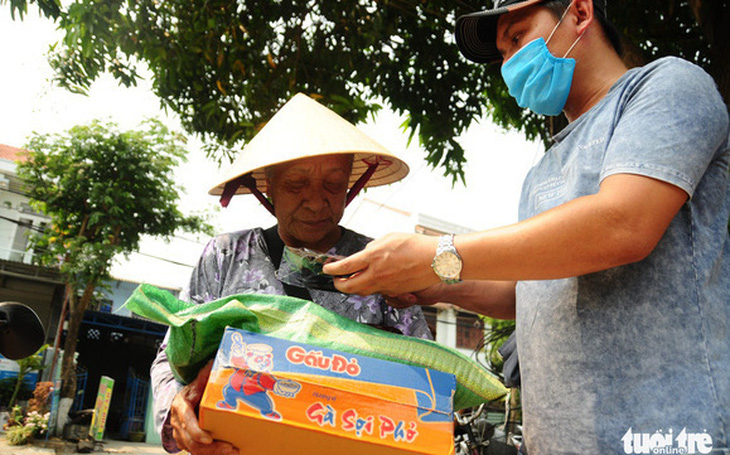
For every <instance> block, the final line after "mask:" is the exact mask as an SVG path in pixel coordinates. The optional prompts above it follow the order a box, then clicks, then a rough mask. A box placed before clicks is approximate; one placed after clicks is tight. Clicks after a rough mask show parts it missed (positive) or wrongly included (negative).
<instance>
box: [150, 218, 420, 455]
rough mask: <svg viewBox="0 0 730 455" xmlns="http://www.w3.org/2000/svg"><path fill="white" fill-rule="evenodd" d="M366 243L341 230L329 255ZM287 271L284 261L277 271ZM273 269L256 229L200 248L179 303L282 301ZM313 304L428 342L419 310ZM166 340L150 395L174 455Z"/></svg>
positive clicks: (174, 386) (324, 298) (322, 299)
mask: <svg viewBox="0 0 730 455" xmlns="http://www.w3.org/2000/svg"><path fill="white" fill-rule="evenodd" d="M370 240H371V239H370V238H368V237H366V236H364V235H361V234H358V233H356V232H353V231H351V230H349V229H345V228H342V237H341V238H340V241H339V242H337V244H336V245H335V246H334V247H333V248H332V249H331V250H330V251H329V252H328V253H331V254H337V255H342V256H349V255H351V254H353V253H356V252H357V251H360V250H362V249H363V248H364V247H365V245H366V244H367V243H368V242H369V241H370ZM290 267H291V264H289V263H288V262H287V257H286V255H284V256H283V257H282V260H281V264H280V268H279V269H280V270H285V269H288V268H290ZM276 272H277V271H276V269H275V268H274V264H273V263H272V261H271V259H270V258H269V254H268V250H267V247H266V242H265V240H264V236H263V230H262V229H261V228H255V229H251V230H244V231H238V232H234V233H230V234H222V235H219V236H217V237H215V238H214V239H213V240H211V241H210V242H209V243H208V245H207V246H206V247H205V250H204V251H203V254H202V255H201V257H200V260H199V262H198V265H197V266H196V267H195V269H194V270H193V273H192V276H191V278H190V284H189V287H188V289H187V290H185V291H183V294H182V295H181V297H180V298H181V299H183V300H189V301H191V302H196V303H206V302H211V301H213V300H217V299H220V298H223V297H227V296H230V295H236V294H276V295H286V292H285V291H284V286H283V285H282V283H281V282H280V281H279V280H278V279H277V275H276ZM309 293H310V295H311V296H312V299H313V300H314V302H315V303H317V304H319V305H321V306H322V307H324V308H327V309H328V310H330V311H333V312H335V313H338V314H340V315H341V316H345V317H347V318H349V319H352V320H355V321H358V322H361V323H364V324H372V325H380V326H385V327H394V328H397V329H398V330H400V332H402V333H403V334H404V335H408V336H414V337H419V338H426V339H433V336H432V334H431V332H430V330H429V328H428V325H427V323H426V319H425V318H424V316H423V312H422V311H421V307H419V306H414V307H411V308H408V309H403V310H398V309H395V308H392V307H390V306H388V305H387V304H386V303H385V300H384V299H383V297H382V296H380V295H378V294H375V295H370V296H367V297H362V296H359V295H351V294H342V293H340V292H332V291H325V290H320V289H309ZM166 346H167V338H165V341H164V342H163V343H162V345H161V347H160V350H159V352H158V354H157V357H156V358H155V360H154V362H153V363H152V368H151V371H150V375H151V377H152V392H153V395H154V413H155V425H156V428H157V429H158V430H160V431H161V436H162V445H163V446H164V447H165V450H167V451H168V452H170V453H174V452H177V451H179V448H178V447H177V445H176V444H175V441H174V439H173V437H172V427H171V426H170V424H169V415H168V412H169V409H170V405H171V403H172V400H173V398H174V397H175V395H176V394H177V393H178V392H179V391H180V389H182V387H183V384H180V383H179V382H177V381H176V380H175V378H174V377H173V374H172V371H171V369H170V364H169V363H168V361H167V356H166V355H165V352H164V349H165V347H166Z"/></svg>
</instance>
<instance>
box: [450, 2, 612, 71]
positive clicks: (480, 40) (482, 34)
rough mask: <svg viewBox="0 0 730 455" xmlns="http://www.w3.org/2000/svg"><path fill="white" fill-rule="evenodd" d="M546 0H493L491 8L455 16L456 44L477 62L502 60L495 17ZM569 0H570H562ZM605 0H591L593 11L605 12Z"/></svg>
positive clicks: (603, 14) (602, 13)
mask: <svg viewBox="0 0 730 455" xmlns="http://www.w3.org/2000/svg"><path fill="white" fill-rule="evenodd" d="M546 1H548V0H495V1H494V8H493V9H490V10H486V11H477V12H475V13H469V14H464V15H463V16H459V18H458V19H456V31H455V33H456V44H457V45H458V46H459V50H460V51H461V53H462V54H464V57H466V58H468V59H469V60H471V61H473V62H477V63H494V62H499V61H501V60H502V54H500V53H499V50H497V43H496V41H497V21H499V17H500V16H501V15H503V14H506V13H511V12H513V11H517V10H520V9H523V8H527V7H528V6H533V5H537V4H539V3H544V2H546ZM562 1H563V2H564V3H566V4H569V3H570V0H562ZM605 3H606V0H593V8H594V9H595V11H596V12H597V13H598V14H600V15H602V16H604V17H605V15H606V8H605V6H606V5H605Z"/></svg>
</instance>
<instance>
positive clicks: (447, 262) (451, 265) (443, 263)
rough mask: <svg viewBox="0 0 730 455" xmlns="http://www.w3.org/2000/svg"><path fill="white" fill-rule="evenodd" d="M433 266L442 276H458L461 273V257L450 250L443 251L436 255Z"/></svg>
mask: <svg viewBox="0 0 730 455" xmlns="http://www.w3.org/2000/svg"><path fill="white" fill-rule="evenodd" d="M434 268H435V269H436V273H437V274H438V275H440V276H442V277H446V278H458V276H459V273H461V259H460V258H459V256H457V255H456V254H454V253H452V252H451V251H445V252H443V253H441V254H439V255H438V256H437V257H436V261H435V263H434Z"/></svg>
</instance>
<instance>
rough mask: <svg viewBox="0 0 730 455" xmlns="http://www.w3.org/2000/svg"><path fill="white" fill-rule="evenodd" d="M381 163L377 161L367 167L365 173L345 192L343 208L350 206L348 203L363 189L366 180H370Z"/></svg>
mask: <svg viewBox="0 0 730 455" xmlns="http://www.w3.org/2000/svg"><path fill="white" fill-rule="evenodd" d="M381 162H382V161H381V160H379V159H378V160H375V162H373V163H370V164H369V165H368V168H367V169H366V170H365V172H363V174H362V175H361V176H360V178H359V179H357V182H355V184H354V185H352V188H350V191H348V192H347V200H346V202H345V206H347V205H350V202H352V200H353V199H355V196H357V195H358V194H359V193H360V191H361V190H362V189H363V188H364V187H365V185H366V184H367V183H368V180H370V177H372V176H373V174H374V173H375V170H376V169H377V168H378V164H380V163H381Z"/></svg>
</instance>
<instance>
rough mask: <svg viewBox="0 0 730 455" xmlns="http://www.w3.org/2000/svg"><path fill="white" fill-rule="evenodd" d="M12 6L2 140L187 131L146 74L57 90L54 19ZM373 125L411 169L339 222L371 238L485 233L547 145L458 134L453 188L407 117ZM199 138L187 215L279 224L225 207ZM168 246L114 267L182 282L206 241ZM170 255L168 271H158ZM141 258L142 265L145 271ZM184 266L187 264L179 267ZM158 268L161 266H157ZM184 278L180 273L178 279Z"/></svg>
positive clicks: (237, 206) (511, 211) (514, 136)
mask: <svg viewBox="0 0 730 455" xmlns="http://www.w3.org/2000/svg"><path fill="white" fill-rule="evenodd" d="M9 10H10V8H9V5H8V4H3V5H1V6H0V42H2V43H3V46H0V68H2V70H0V106H1V107H2V108H1V109H0V143H2V144H7V145H11V146H15V147H22V146H23V145H24V144H25V143H26V140H27V138H28V137H29V135H30V134H32V133H33V132H38V133H59V132H62V131H65V130H67V129H69V128H71V127H73V126H74V125H80V124H87V123H89V122H90V121H92V120H94V119H100V120H102V121H113V122H115V123H117V124H118V125H119V127H120V129H122V130H130V129H134V128H136V127H137V126H138V125H139V124H140V122H142V121H143V120H144V119H146V118H152V117H154V118H159V119H161V120H162V121H163V122H165V123H166V124H167V125H169V126H170V127H171V128H173V129H175V130H178V131H182V128H181V127H180V123H179V120H178V119H177V117H176V116H175V115H174V114H171V113H166V112H164V111H162V110H161V108H160V103H159V101H158V99H157V98H156V97H155V95H154V93H153V92H152V90H151V83H150V81H149V80H143V81H140V83H139V84H138V86H137V87H134V88H124V87H120V86H119V85H118V84H117V83H116V81H115V80H114V79H113V78H112V77H111V76H109V75H105V76H103V77H102V78H100V79H99V80H97V81H96V82H95V83H94V84H93V85H92V87H91V90H90V92H89V95H88V96H83V95H77V94H72V93H70V92H67V91H65V90H64V89H61V88H58V87H56V86H54V84H53V83H52V81H51V78H52V71H51V68H50V67H49V65H48V63H47V59H46V54H47V52H48V48H49V46H50V45H51V44H53V43H55V42H56V41H58V40H59V39H60V37H61V35H60V34H59V33H58V32H57V31H56V30H55V25H54V24H53V23H52V22H51V21H50V20H48V19H45V18H41V17H39V16H38V14H37V9H36V8H35V6H34V5H31V6H30V8H29V13H28V14H27V15H26V16H25V18H24V20H23V21H19V20H17V19H16V20H15V21H13V20H12V19H11V18H10V12H9ZM384 111H385V112H382V113H381V114H379V115H378V116H377V118H376V119H375V120H374V121H370V122H368V123H366V124H361V125H358V127H360V128H361V129H362V130H363V131H365V132H366V133H367V134H368V135H370V136H371V137H372V138H374V139H375V140H376V141H378V142H380V143H381V144H382V145H384V146H385V147H386V148H387V149H389V150H390V151H391V152H393V153H396V154H398V155H399V156H401V157H402V158H403V159H405V161H406V162H407V163H408V164H409V166H410V169H411V171H410V174H409V175H408V176H407V177H406V178H405V179H404V180H402V181H401V182H398V183H395V184H392V185H387V186H384V187H377V188H371V189H368V190H367V191H365V192H364V193H362V194H361V196H359V197H358V198H356V199H355V201H353V203H352V204H351V205H350V207H348V208H347V210H346V211H345V215H344V217H343V220H342V224H343V225H344V226H346V227H349V228H351V229H354V230H357V231H359V232H362V233H364V234H366V235H370V236H372V237H379V236H381V235H384V234H385V233H387V232H391V231H401V232H403V231H407V229H412V227H413V224H414V223H413V220H414V219H416V218H417V216H418V215H419V214H421V215H426V216H428V217H433V218H437V219H440V220H443V221H445V222H448V223H451V224H454V225H458V226H461V227H463V228H466V229H469V230H485V229H489V228H493V227H498V226H503V225H506V224H510V223H513V222H515V221H516V220H517V204H518V201H519V195H520V188H521V185H522V181H523V180H524V176H525V174H526V173H527V171H528V170H529V168H530V167H531V166H532V165H533V164H534V163H535V162H536V161H537V160H538V159H539V158H540V156H541V155H542V153H543V150H544V149H543V147H542V145H541V144H539V143H534V142H528V141H526V140H525V139H524V137H523V136H522V135H521V134H520V133H517V132H506V131H503V130H501V129H499V128H498V127H496V126H495V125H493V124H492V123H490V122H489V121H488V120H483V121H481V122H479V123H476V124H474V125H473V126H472V127H470V128H469V130H468V131H467V132H466V133H465V134H464V135H462V136H461V137H459V138H458V139H457V140H458V141H459V142H460V143H461V145H462V146H463V147H464V149H465V151H466V158H467V164H466V166H465V169H466V172H465V174H466V186H464V185H463V184H461V183H457V184H456V185H455V186H454V185H452V181H451V178H450V177H449V178H447V177H444V176H443V171H442V170H441V169H432V168H431V167H430V166H428V165H427V164H426V162H425V159H424V158H425V156H426V154H425V152H424V151H423V150H422V149H420V148H419V147H418V144H417V143H416V142H417V141H416V140H414V141H413V143H412V144H410V146H409V145H408V143H407V133H406V132H404V131H402V130H401V129H400V128H399V125H400V124H401V123H402V122H403V118H400V117H398V116H397V115H395V114H394V113H392V112H390V111H387V110H386V109H384ZM200 146H201V144H200V142H199V141H198V140H197V139H196V138H190V139H189V142H188V145H187V149H188V151H189V155H188V161H187V162H186V163H184V164H182V165H180V166H178V168H177V169H176V171H175V178H176V181H177V182H178V184H179V185H180V186H181V188H182V189H183V196H182V198H181V201H180V207H181V209H182V210H183V211H186V212H191V211H197V212H200V211H203V212H206V213H209V214H210V217H211V218H210V221H211V224H213V226H214V227H215V229H216V231H217V232H227V231H233V230H238V229H246V228H252V227H255V226H264V227H268V226H270V225H273V224H274V222H275V220H274V218H273V217H272V216H271V215H270V214H269V213H268V212H267V211H266V210H265V209H263V207H261V206H260V205H259V204H258V202H257V201H256V200H255V198H254V197H252V196H236V197H234V198H233V200H232V201H231V204H230V205H229V206H228V208H226V209H225V210H223V209H220V208H219V207H218V204H217V198H215V197H212V196H208V195H207V190H208V189H209V188H211V187H212V186H213V185H214V183H215V182H216V177H217V175H218V173H219V169H218V165H217V164H216V163H215V162H214V161H213V160H210V159H207V158H206V157H205V154H204V152H202V151H201V148H200ZM181 237H182V238H176V239H174V241H173V243H172V244H165V243H162V242H160V241H155V240H152V239H145V240H144V241H143V242H142V245H141V248H140V252H139V253H135V254H133V255H132V256H130V257H129V258H128V259H127V260H120V261H119V262H118V264H117V265H116V266H115V270H114V271H113V273H114V274H115V275H117V276H119V277H122V278H124V277H128V278H129V279H131V280H134V279H136V276H139V275H140V271H141V270H145V269H146V268H147V267H149V268H152V269H153V270H154V269H157V270H160V271H161V270H165V272H164V273H165V274H166V275H171V276H166V277H164V278H159V279H158V280H159V281H160V284H161V285H166V284H167V285H173V284H174V283H180V282H181V281H184V280H185V279H186V277H185V278H184V279H181V278H180V276H185V275H186V274H189V270H190V267H189V265H190V264H194V263H195V261H196V259H197V257H198V256H199V254H200V252H201V250H202V248H203V245H204V244H205V243H206V241H207V238H204V237H197V238H191V237H190V236H189V235H184V236H181ZM155 258H164V259H166V261H164V265H165V267H164V268H161V267H156V266H155V263H156V265H157V266H159V265H160V264H161V262H160V260H159V259H155ZM141 263H145V267H140V264H141ZM176 263H179V264H185V265H179V264H177V265H176ZM161 273H162V272H161ZM178 275H179V276H178Z"/></svg>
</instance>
